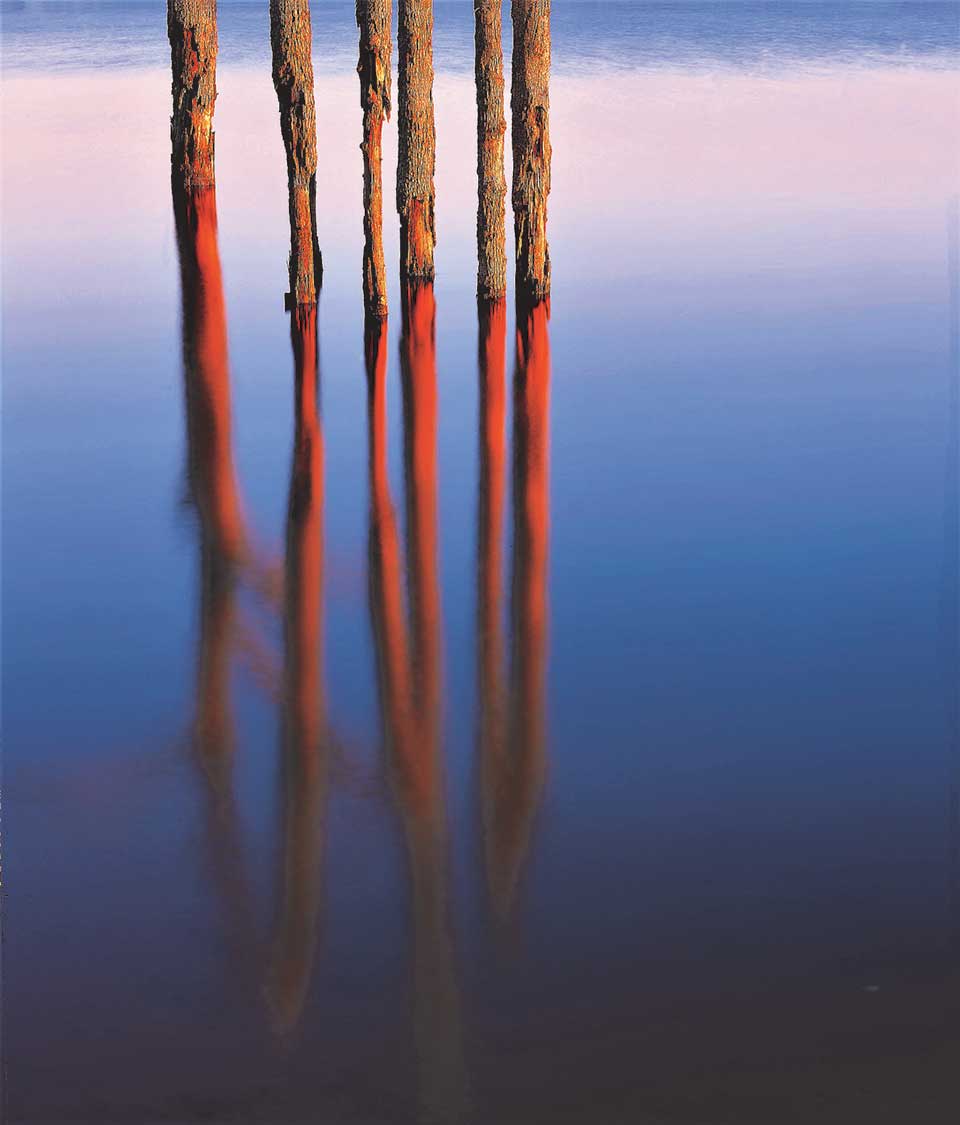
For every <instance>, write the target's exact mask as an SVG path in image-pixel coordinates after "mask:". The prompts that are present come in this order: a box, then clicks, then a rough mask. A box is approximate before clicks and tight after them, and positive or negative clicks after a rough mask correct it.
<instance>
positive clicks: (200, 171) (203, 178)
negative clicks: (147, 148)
mask: <svg viewBox="0 0 960 1125" xmlns="http://www.w3.org/2000/svg"><path fill="white" fill-rule="evenodd" d="M167 36H168V37H169V39H170V62H171V70H172V72H173V84H172V93H173V114H172V116H171V117H170V140H171V141H172V144H173V153H172V156H171V163H172V170H173V179H174V182H175V183H176V184H179V186H180V187H182V188H186V189H190V188H203V187H211V186H212V185H213V182H214V175H213V139H214V138H213V109H214V103H215V102H216V100H217V4H216V0H167Z"/></svg>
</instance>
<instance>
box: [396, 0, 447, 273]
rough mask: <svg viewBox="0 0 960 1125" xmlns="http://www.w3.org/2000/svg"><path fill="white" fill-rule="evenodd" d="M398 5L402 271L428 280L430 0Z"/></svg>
mask: <svg viewBox="0 0 960 1125" xmlns="http://www.w3.org/2000/svg"><path fill="white" fill-rule="evenodd" d="M399 5H400V7H399V13H400V16H399V26H398V30H397V44H398V48H399V63H398V70H397V87H398V92H399V98H398V103H399V108H398V114H397V117H398V130H399V132H398V137H397V140H398V144H399V149H398V160H397V210H398V212H399V213H400V274H401V277H402V278H404V279H409V280H410V281H432V280H433V276H434V269H433V250H434V246H435V245H436V240H437V233H436V224H435V220H434V198H435V197H434V185H433V174H434V166H435V163H436V130H435V127H434V121H433V0H399Z"/></svg>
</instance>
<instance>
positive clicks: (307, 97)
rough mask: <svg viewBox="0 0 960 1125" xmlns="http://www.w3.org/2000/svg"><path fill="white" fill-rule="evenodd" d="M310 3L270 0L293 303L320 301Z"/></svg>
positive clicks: (315, 133)
mask: <svg viewBox="0 0 960 1125" xmlns="http://www.w3.org/2000/svg"><path fill="white" fill-rule="evenodd" d="M312 41H313V34H312V29H311V25H310V3H309V0H270V45H271V48H272V51H273V85H274V87H275V89H276V91H277V100H278V101H279V103H280V131H281V132H282V134H283V144H284V148H285V149H286V153H287V186H288V192H289V203H290V303H291V304H292V305H309V304H313V303H314V302H315V301H316V299H317V290H318V289H319V287H320V282H321V279H322V275H323V265H322V261H321V258H320V244H319V241H318V238H317V114H316V106H315V101H314V89H313V61H312V59H311V49H312V45H313V42H312Z"/></svg>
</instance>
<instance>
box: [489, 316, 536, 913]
mask: <svg viewBox="0 0 960 1125" xmlns="http://www.w3.org/2000/svg"><path fill="white" fill-rule="evenodd" d="M502 318H503V312H502V306H501V308H500V310H498V311H497V312H496V313H486V314H485V313H484V310H482V309H481V321H480V375H481V396H480V403H481V420H480V435H481V446H480V450H481V456H480V529H479V532H480V534H479V536H478V551H479V556H478V582H479V598H478V606H479V609H478V614H479V622H478V655H479V667H480V671H479V675H480V685H481V691H480V707H481V718H480V731H481V777H482V794H483V796H482V800H483V813H484V816H483V820H484V834H485V851H486V860H487V879H488V883H489V887H490V896H491V901H492V905H493V909H494V911H495V913H496V914H497V915H498V917H499V918H500V919H501V921H505V920H506V919H507V918H508V916H509V915H510V913H511V912H512V910H513V907H514V904H515V900H516V894H517V887H518V885H519V882H520V876H521V873H522V870H523V867H524V864H525V862H526V859H527V856H528V853H529V849H530V841H531V836H532V832H533V823H534V819H535V816H536V811H537V808H538V805H539V802H540V795H541V792H542V789H543V780H544V773H545V769H546V758H545V746H544V741H545V739H544V708H545V695H544V692H545V678H546V658H547V548H548V541H549V518H550V496H549V411H550V401H549V388H550V341H549V335H548V327H547V322H548V319H549V306H548V305H547V304H546V303H540V304H538V305H535V306H534V307H532V308H531V307H527V306H523V305H520V306H518V309H517V352H516V371H515V375H514V401H513V575H512V584H513V588H512V596H511V645H512V651H511V666H510V703H509V716H508V722H507V731H506V733H504V730H503V727H504V722H503V719H502V700H501V689H500V683H501V677H500V673H499V668H498V660H499V657H500V654H501V648H500V605H499V590H500V566H499V544H500V536H501V534H502V493H503V428H504V423H503V413H504V409H503V382H504V375H503V349H502V341H503V337H504V328H503V319H502ZM494 332H495V333H496V336H495V337H493V333H494Z"/></svg>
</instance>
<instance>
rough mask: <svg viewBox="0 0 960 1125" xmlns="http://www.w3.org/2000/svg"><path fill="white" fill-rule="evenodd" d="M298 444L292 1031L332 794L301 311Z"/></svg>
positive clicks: (317, 515) (284, 946) (271, 998)
mask: <svg viewBox="0 0 960 1125" xmlns="http://www.w3.org/2000/svg"><path fill="white" fill-rule="evenodd" d="M291 338H292V343H293V355H294V369H295V370H294V394H295V399H294V419H295V423H294V446H293V463H292V466H291V471H290V494H289V502H288V508H287V545H286V565H285V583H284V613H283V626H284V688H283V717H282V763H281V764H282V771H283V820H284V823H283V868H282V872H281V906H280V916H279V920H278V923H277V935H276V945H275V949H274V955H273V960H272V963H271V966H270V971H269V974H268V979H267V1000H268V1003H269V1004H270V1007H271V1010H272V1012H273V1016H274V1019H275V1022H276V1025H277V1029H278V1030H279V1031H281V1032H287V1031H290V1030H291V1029H292V1028H293V1027H294V1026H295V1025H296V1023H297V1022H298V1020H299V1018H300V1015H301V1013H302V1011H303V1007H304V1004H305V1002H306V997H307V991H308V988H309V984H310V976H311V970H312V966H313V958H314V951H315V948H316V937H317V918H318V915H319V912H320V900H321V890H322V887H321V866H322V858H323V824H324V810H325V805H326V794H327V754H326V752H325V750H326V735H327V732H326V705H325V692H324V683H323V659H322V625H323V433H322V429H321V426H320V415H319V410H318V404H317V386H318V364H317V310H316V306H313V305H311V306H302V307H297V308H295V309H294V311H293V313H292V316H291Z"/></svg>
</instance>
